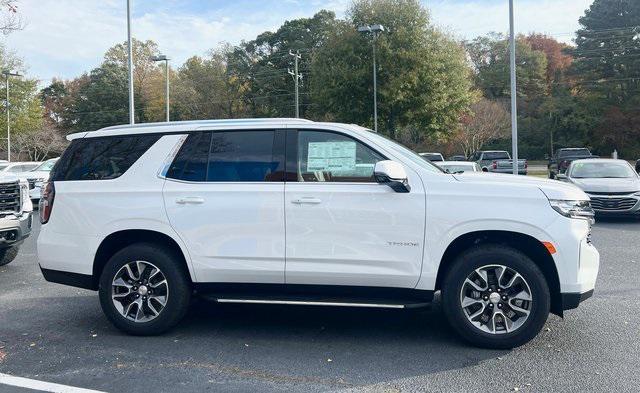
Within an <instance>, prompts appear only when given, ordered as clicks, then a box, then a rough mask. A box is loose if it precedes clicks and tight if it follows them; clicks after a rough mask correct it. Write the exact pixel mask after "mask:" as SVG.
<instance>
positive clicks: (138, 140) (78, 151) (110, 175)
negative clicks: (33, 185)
mask: <svg viewBox="0 0 640 393" xmlns="http://www.w3.org/2000/svg"><path fill="white" fill-rule="evenodd" d="M158 139H160V135H122V136H110V137H99V138H81V139H75V140H73V142H71V145H69V147H68V148H67V150H65V152H64V154H63V155H62V158H60V160H59V161H58V163H57V164H56V165H55V166H54V168H53V173H52V175H51V178H52V180H54V181H65V180H108V179H115V178H117V177H119V176H121V175H122V174H123V173H125V172H126V171H127V170H128V169H129V168H130V167H131V165H133V163H134V162H136V161H137V160H138V159H139V158H140V157H141V156H142V155H143V154H144V153H145V152H146V151H147V150H148V149H149V148H150V147H151V146H152V145H153V144H154V143H155V142H156V141H157V140H158Z"/></svg>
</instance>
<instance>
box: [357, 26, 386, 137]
mask: <svg viewBox="0 0 640 393" xmlns="http://www.w3.org/2000/svg"><path fill="white" fill-rule="evenodd" d="M358 31H359V32H360V33H363V34H369V33H371V34H372V36H373V40H372V43H373V45H372V46H373V130H374V131H375V132H378V76H377V71H376V41H377V40H378V36H379V35H380V33H382V32H384V26H382V25H369V26H360V27H358Z"/></svg>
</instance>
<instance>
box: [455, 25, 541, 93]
mask: <svg viewBox="0 0 640 393" xmlns="http://www.w3.org/2000/svg"><path fill="white" fill-rule="evenodd" d="M465 46H466V49H467V52H468V54H469V58H470V59H471V63H472V64H473V68H474V70H475V77H476V85H477V86H478V87H479V88H480V89H482V91H483V93H484V96H485V97H487V98H491V99H495V98H508V97H510V96H511V82H510V68H511V67H510V62H509V41H508V40H507V38H506V37H505V36H504V35H503V34H496V33H491V34H488V35H486V36H482V37H477V38H475V39H474V40H473V41H471V42H468V43H466V45H465ZM516 76H517V78H518V83H517V85H516V87H517V91H516V92H517V94H518V97H521V98H527V99H535V98H538V97H540V96H542V95H544V94H546V93H547V88H546V81H547V59H546V57H545V54H544V52H541V51H538V50H534V49H533V48H532V47H531V44H530V43H529V42H527V40H526V39H525V38H524V37H522V36H519V37H518V38H517V40H516Z"/></svg>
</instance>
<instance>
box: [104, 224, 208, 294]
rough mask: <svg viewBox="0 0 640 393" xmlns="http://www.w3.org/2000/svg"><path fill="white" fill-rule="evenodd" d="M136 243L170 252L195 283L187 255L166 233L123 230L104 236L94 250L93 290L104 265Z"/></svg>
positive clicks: (145, 230)
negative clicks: (163, 248) (149, 244)
mask: <svg viewBox="0 0 640 393" xmlns="http://www.w3.org/2000/svg"><path fill="white" fill-rule="evenodd" d="M136 243H153V244H158V245H160V246H162V247H165V248H167V249H169V250H171V251H172V252H173V253H174V254H175V255H176V256H177V257H178V258H180V263H182V264H184V267H185V269H186V271H188V272H189V279H190V280H191V282H194V281H195V278H194V276H193V271H192V269H191V267H190V266H189V263H188V262H187V257H188V256H187V255H186V254H185V251H183V248H182V247H181V246H180V244H179V243H178V242H177V241H176V240H175V239H174V238H173V237H171V236H169V235H167V234H166V233H163V232H159V231H155V230H149V229H123V230H119V231H116V232H113V233H111V234H109V235H108V236H106V237H105V238H104V239H103V240H102V242H100V245H99V246H98V248H97V250H96V254H95V257H94V260H93V274H92V276H93V282H94V286H95V289H97V288H98V282H99V280H100V275H101V274H102V270H103V269H104V267H105V265H106V264H107V262H108V261H109V258H111V257H112V256H113V255H114V254H115V253H116V252H118V251H119V250H122V249H123V248H124V247H127V246H129V245H132V244H136Z"/></svg>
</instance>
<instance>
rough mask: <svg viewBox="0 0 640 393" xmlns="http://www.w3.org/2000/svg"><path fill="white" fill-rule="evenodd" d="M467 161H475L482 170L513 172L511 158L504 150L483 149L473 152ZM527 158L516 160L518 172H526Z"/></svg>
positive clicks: (522, 173)
mask: <svg viewBox="0 0 640 393" xmlns="http://www.w3.org/2000/svg"><path fill="white" fill-rule="evenodd" d="M469 161H473V162H477V163H478V165H480V168H482V171H483V172H495V173H513V160H512V159H511V156H510V155H509V152H507V151H504V150H484V151H477V152H475V153H474V154H473V155H472V156H471V157H470V158H469ZM527 166H528V164H527V160H525V159H520V160H518V174H519V175H526V174H527Z"/></svg>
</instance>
